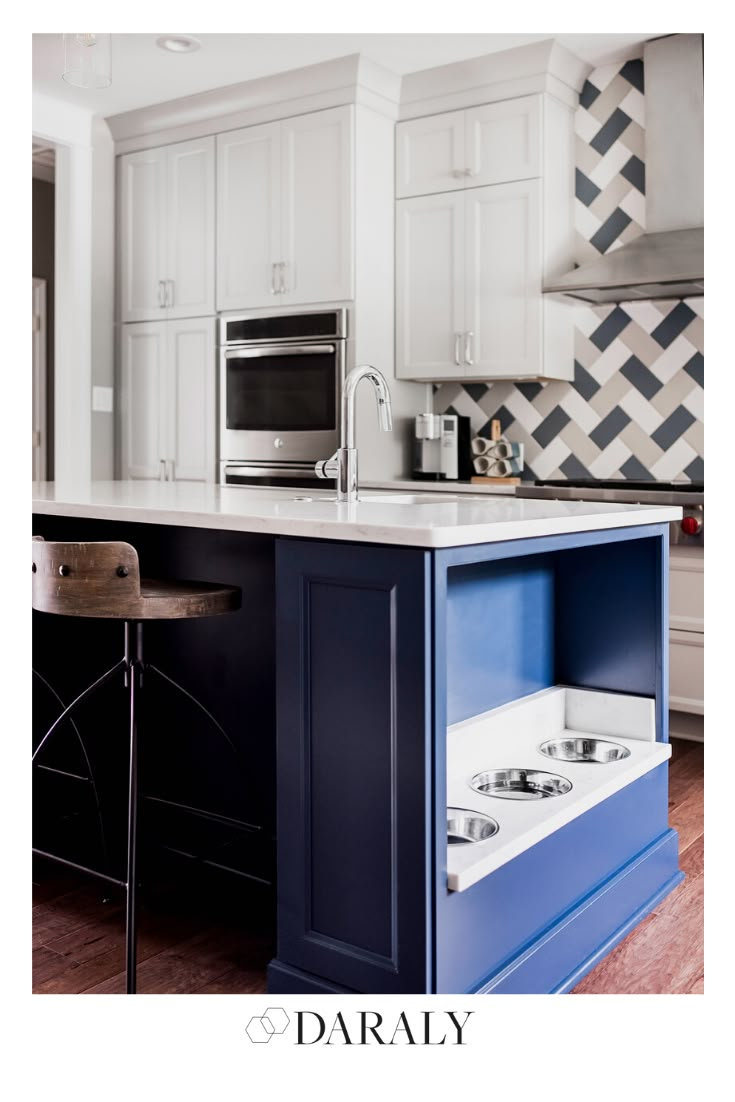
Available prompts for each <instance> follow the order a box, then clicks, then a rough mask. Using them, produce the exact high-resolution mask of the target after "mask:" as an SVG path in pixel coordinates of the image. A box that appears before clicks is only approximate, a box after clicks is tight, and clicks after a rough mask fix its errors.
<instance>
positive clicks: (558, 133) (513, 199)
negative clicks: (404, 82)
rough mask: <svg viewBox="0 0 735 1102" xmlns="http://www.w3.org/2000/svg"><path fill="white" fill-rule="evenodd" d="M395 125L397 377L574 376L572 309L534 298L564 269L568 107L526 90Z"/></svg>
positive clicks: (569, 210)
mask: <svg viewBox="0 0 735 1102" xmlns="http://www.w3.org/2000/svg"><path fill="white" fill-rule="evenodd" d="M453 121H454V122H458V121H461V129H460V130H458V131H457V132H456V133H455V138H454V140H453V141H450V140H449V138H448V135H449V134H450V132H451V128H450V124H451V123H452V122H453ZM432 124H435V126H434V128H432ZM396 129H397V155H398V180H397V188H398V194H399V196H400V195H403V196H405V197H404V198H400V197H399V198H398V200H397V202H396V226H397V240H396V334H397V340H396V373H397V375H398V377H399V378H403V379H415V380H436V379H444V380H448V381H449V380H457V381H459V380H467V381H472V380H481V379H486V380H492V379H536V378H540V379H571V378H573V375H574V353H573V334H574V325H573V317H572V313H571V311H570V308H569V307H568V306H566V305H565V304H560V303H558V302H556V301H554V300H553V299H551V298H547V297H544V295H543V283H544V280H545V279H548V278H549V277H550V276H553V275H554V274H558V273H559V271H565V270H568V268H570V267H571V266H572V252H573V242H574V231H573V221H572V214H573V194H574V193H573V178H572V171H573V169H572V166H573V137H574V131H573V116H572V111H571V109H570V108H569V107H568V106H567V105H565V104H562V103H560V102H559V101H558V100H555V99H554V98H553V97H551V96H549V95H547V94H535V95H530V96H521V97H518V98H517V99H509V100H502V101H500V102H498V103H492V104H487V105H482V106H479V107H472V108H467V109H465V110H463V111H453V112H449V113H445V114H443V115H437V116H435V117H434V119H429V118H421V119H415V120H411V121H408V122H402V123H399V124H398V126H397V128H396ZM432 135H435V136H436V137H437V142H436V143H435V144H434V145H432V143H431V141H430V138H431V136H432ZM457 149H461V150H462V154H463V157H462V160H461V161H458V160H457V158H456V156H455V151H456V150H457ZM442 158H443V160H442ZM458 164H461V165H462V174H461V177H460V176H456V175H454V173H455V172H456V171H457V168H456V166H457V165H458ZM442 173H443V175H442ZM458 181H459V182H458ZM427 191H428V192H429V193H428V194H426V192H427ZM419 192H422V194H419Z"/></svg>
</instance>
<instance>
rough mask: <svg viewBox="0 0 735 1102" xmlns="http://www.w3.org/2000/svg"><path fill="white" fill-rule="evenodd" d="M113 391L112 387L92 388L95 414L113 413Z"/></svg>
mask: <svg viewBox="0 0 735 1102" xmlns="http://www.w3.org/2000/svg"><path fill="white" fill-rule="evenodd" d="M112 401H113V390H112V387H111V386H93V387H92V410H93V411H94V412H95V413H112Z"/></svg>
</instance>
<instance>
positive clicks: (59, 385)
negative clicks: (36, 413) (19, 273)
mask: <svg viewBox="0 0 735 1102" xmlns="http://www.w3.org/2000/svg"><path fill="white" fill-rule="evenodd" d="M33 134H34V137H36V138H42V139H44V140H46V141H49V142H52V143H54V145H55V146H56V149H57V157H56V219H55V221H56V242H55V252H56V299H55V314H56V340H55V363H54V376H55V378H54V397H55V403H54V404H55V409H54V439H55V444H54V469H55V479H56V481H57V482H63V481H67V480H78V479H89V478H91V477H101V478H104V477H111V472H112V463H113V417H112V415H111V414H95V415H94V417H95V423H94V443H93V420H92V412H91V403H92V384H93V382H95V383H97V384H98V385H100V384H101V385H112V378H113V370H114V368H113V364H114V360H113V327H112V319H113V310H114V299H113V249H114V219H115V208H114V148H113V143H112V139H111V137H110V135H109V130H108V129H107V126H106V124H105V123H103V122H101V121H100V120H97V119H93V117H92V115H91V114H90V113H89V112H87V111H84V110H82V109H80V108H78V107H75V106H71V105H70V104H66V103H62V102H60V101H59V100H54V99H52V98H51V97H49V96H46V95H42V94H40V93H37V92H36V93H34V95H33ZM93 359H94V365H95V366H94V370H93V367H92V364H93Z"/></svg>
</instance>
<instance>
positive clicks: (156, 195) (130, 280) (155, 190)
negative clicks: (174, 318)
mask: <svg viewBox="0 0 735 1102" xmlns="http://www.w3.org/2000/svg"><path fill="white" fill-rule="evenodd" d="M166 161H167V155H166V150H165V148H159V149H146V150H144V151H143V152H141V153H129V154H127V155H126V156H124V157H121V158H120V176H119V180H120V227H119V229H120V238H119V248H120V316H121V319H122V321H146V320H149V319H153V318H163V317H165V316H166V305H165V285H164V282H163V281H164V280H165V278H166V260H167V258H166V222H167V218H166Z"/></svg>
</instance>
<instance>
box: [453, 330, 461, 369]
mask: <svg viewBox="0 0 735 1102" xmlns="http://www.w3.org/2000/svg"><path fill="white" fill-rule="evenodd" d="M461 340H462V334H461V333H455V334H454V362H455V363H456V365H457V367H461V366H462V361H461V359H460V353H459V342H460V341H461Z"/></svg>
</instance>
